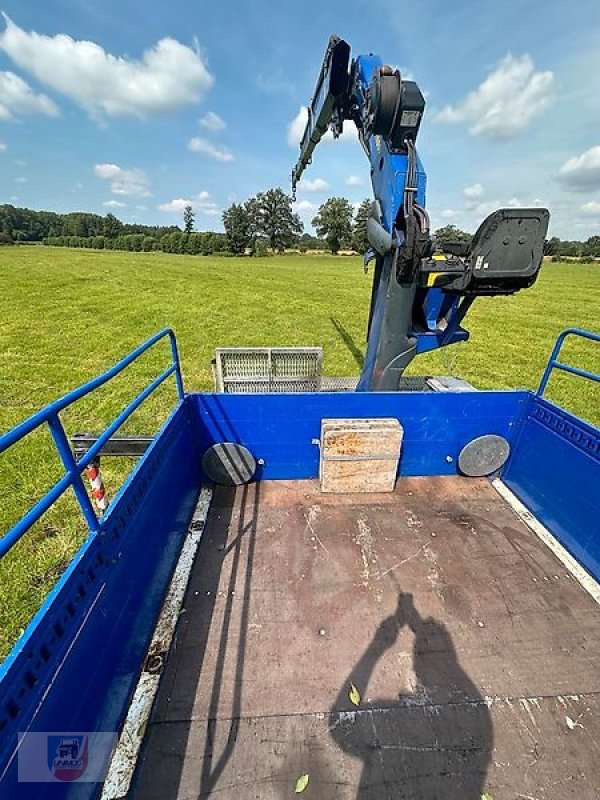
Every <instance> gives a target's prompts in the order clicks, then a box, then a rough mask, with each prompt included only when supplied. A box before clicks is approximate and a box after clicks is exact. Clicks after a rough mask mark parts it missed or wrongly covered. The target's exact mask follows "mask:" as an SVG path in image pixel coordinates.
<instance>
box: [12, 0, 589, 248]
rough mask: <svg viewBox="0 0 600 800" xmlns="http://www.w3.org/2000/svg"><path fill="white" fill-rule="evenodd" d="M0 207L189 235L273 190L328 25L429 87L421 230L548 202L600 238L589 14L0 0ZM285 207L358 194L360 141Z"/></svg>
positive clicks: (283, 180)
mask: <svg viewBox="0 0 600 800" xmlns="http://www.w3.org/2000/svg"><path fill="white" fill-rule="evenodd" d="M1 8H2V10H3V11H4V13H5V15H6V16H7V17H8V19H9V21H1V22H0V190H1V191H0V202H12V203H14V204H15V205H24V206H29V207H32V208H44V209H53V210H57V211H73V210H86V211H95V212H98V213H107V211H113V212H114V213H115V214H116V215H117V216H119V217H120V218H121V219H124V220H126V221H133V220H136V221H139V222H144V223H164V224H172V223H179V222H180V221H181V207H182V205H183V204H185V202H186V201H189V200H191V201H192V202H193V204H194V206H195V208H196V211H197V227H198V229H200V230H206V229H220V227H221V222H220V213H221V211H222V209H223V208H225V207H226V206H227V205H228V204H229V203H230V202H232V201H233V200H243V199H245V198H246V197H248V196H249V195H252V194H254V193H255V192H257V191H260V190H263V189H266V188H268V187H270V186H278V185H279V186H282V187H283V188H284V189H286V190H287V189H288V188H289V173H290V171H291V168H292V166H293V164H294V162H295V160H296V156H297V146H296V142H295V138H296V136H297V133H298V130H299V128H300V127H301V119H302V111H301V107H302V106H303V105H305V104H306V103H307V102H308V100H309V99H310V96H311V94H312V90H313V87H314V82H315V79H316V75H317V71H318V68H319V66H320V63H321V58H322V54H323V51H324V47H325V44H326V42H327V39H328V37H329V35H330V34H331V33H334V32H336V33H338V34H339V35H341V36H343V37H344V38H346V39H347V40H348V41H349V42H350V44H351V46H352V50H353V54H358V53H361V52H369V51H372V52H376V53H378V54H379V55H381V57H382V58H383V60H384V61H385V62H387V63H390V64H393V65H396V66H399V67H400V68H401V69H402V71H403V72H404V73H405V74H407V75H409V74H410V76H411V77H414V78H415V79H416V80H417V81H418V82H419V84H420V86H421V88H422V89H423V90H424V92H426V96H427V110H426V116H425V120H424V122H423V125H422V127H421V134H420V141H419V143H418V144H419V152H420V155H421V158H422V160H423V162H424V164H425V168H426V170H427V173H428V180H429V189H428V207H429V209H430V212H431V214H432V218H433V224H434V227H437V226H439V225H443V224H446V223H448V222H452V223H456V224H458V225H459V226H461V227H465V228H467V229H471V230H473V229H474V228H475V227H476V225H477V223H478V222H479V221H480V220H481V219H482V218H483V217H484V216H485V215H486V214H487V213H489V212H490V211H491V210H492V209H493V208H495V207H499V206H501V205H505V204H508V205H519V204H520V205H532V204H536V205H538V204H544V205H547V206H548V207H549V208H550V210H551V212H552V220H553V221H552V228H551V233H553V234H557V235H560V236H562V237H564V238H586V237H587V236H589V235H592V234H594V233H600V91H599V87H598V84H599V83H600V3H599V2H598V0H580V2H579V3H578V4H577V6H576V7H575V6H572V5H571V4H568V3H564V2H557V0H546V2H542V1H540V0H532V1H531V2H528V3H523V2H517V0H501V1H497V0H487V2H481V0H478V2H471V0H455V2H453V3H449V2H444V1H443V0H421V2H419V3H407V2H404V1H403V0H370V2H369V3H368V4H367V3H364V2H358V1H357V0H344V2H330V3H323V2H313V0H307V1H305V2H277V3H276V2H266V0H254V2H252V3H242V2H222V3H214V2H211V3H208V2H205V0H200V1H199V2H193V3H192V2H181V1H180V0H171V2H170V3H168V4H166V3H165V4H159V3H148V2H147V0H144V2H141V0H119V2H117V0H102V2H98V0H44V2H43V3H41V2H33V1H32V0H3V2H2V4H1ZM305 178H306V180H303V188H302V189H301V191H300V192H299V195H298V204H297V209H298V210H299V212H300V214H301V216H302V218H303V219H304V220H305V221H309V220H310V219H311V218H312V216H313V215H314V212H315V210H316V207H317V206H318V204H319V203H320V202H322V201H323V200H324V199H325V198H326V197H328V196H331V195H344V196H346V197H348V198H349V199H350V200H351V201H352V202H358V201H360V200H361V199H362V198H363V197H367V196H369V195H370V187H369V182H368V167H367V161H366V158H365V157H364V155H363V153H362V150H361V148H360V146H359V145H358V143H357V142H356V140H355V138H354V137H353V136H352V135H351V134H348V135H345V136H344V140H342V141H339V142H336V143H325V144H323V145H322V146H321V147H320V148H319V150H317V153H316V155H315V159H314V163H313V165H312V166H311V167H310V168H309V170H307V172H306V173H305Z"/></svg>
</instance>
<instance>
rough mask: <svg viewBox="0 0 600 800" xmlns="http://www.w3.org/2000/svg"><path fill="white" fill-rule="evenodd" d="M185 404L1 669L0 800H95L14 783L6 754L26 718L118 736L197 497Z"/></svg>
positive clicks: (78, 789)
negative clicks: (108, 732)
mask: <svg viewBox="0 0 600 800" xmlns="http://www.w3.org/2000/svg"><path fill="white" fill-rule="evenodd" d="M191 405H192V403H191V401H185V402H184V404H183V405H179V406H178V408H177V410H176V412H175V413H174V414H173V415H172V416H171V417H170V419H169V420H168V422H167V423H166V424H165V426H164V427H163V429H162V430H161V433H160V434H159V435H158V437H157V438H156V439H155V441H154V442H153V444H152V445H151V447H150V448H149V449H148V450H147V452H146V453H145V455H144V456H143V458H142V459H141V460H140V461H139V462H138V464H137V466H136V468H135V470H134V472H133V473H132V475H131V476H130V478H129V479H128V481H127V483H126V484H125V485H124V487H123V488H122V490H121V492H120V493H119V495H118V497H117V498H116V499H115V501H114V502H113V504H112V505H111V507H110V509H109V512H108V513H107V514H106V515H105V517H104V520H103V526H102V531H101V533H100V534H98V535H94V536H91V537H90V538H89V539H88V541H87V542H86V543H85V545H84V546H83V547H82V549H81V550H80V552H79V554H78V556H77V558H76V559H75V560H74V562H73V564H72V565H71V567H70V568H69V570H68V571H67V572H66V573H65V575H63V577H62V579H61V581H60V582H59V585H58V586H57V587H56V589H55V591H54V592H53V593H52V594H51V595H50V596H49V597H48V598H47V600H46V602H45V603H44V606H43V608H42V609H40V612H39V613H38V614H37V615H36V617H35V618H34V620H33V621H32V623H31V624H30V626H29V627H28V629H27V631H26V633H25V634H24V636H23V637H22V639H21V640H20V642H19V643H18V646H17V647H16V648H15V650H14V652H13V654H12V655H11V657H9V659H7V661H6V662H5V664H4V665H3V671H2V672H3V674H2V678H3V679H2V681H1V682H0V776H1V775H2V773H3V770H4V768H5V766H6V764H7V763H10V766H9V767H8V770H7V772H6V774H5V775H4V777H2V778H0V798H1V800H13V798H15V797H17V796H18V797H19V798H23V800H27V798H55V797H56V798H58V797H60V798H66V797H75V796H76V797H77V798H84V797H93V796H95V791H96V790H97V786H95V785H94V784H77V785H71V786H67V785H65V784H63V785H57V784H36V783H32V784H18V786H17V783H16V775H17V764H16V759H13V760H12V761H10V758H11V753H13V751H14V748H15V746H16V741H17V738H16V737H17V731H19V730H23V729H27V727H28V726H29V723H30V721H32V725H31V730H34V731H60V730H66V731H69V730H79V731H117V730H119V727H120V725H121V723H122V720H123V718H124V716H125V713H126V709H127V705H128V702H129V699H130V696H131V694H132V693H133V690H134V688H135V682H136V680H137V677H138V675H139V671H140V668H141V666H142V661H143V658H144V656H145V652H146V648H147V646H148V643H149V640H150V637H151V634H152V630H153V627H154V624H155V620H156V617H157V615H158V611H159V609H160V605H161V602H162V598H163V596H164V593H165V590H166V587H167V585H168V581H169V579H170V576H171V574H172V570H173V567H174V564H175V561H176V559H177V556H178V554H179V550H180V548H181V545H182V543H183V539H184V536H185V533H186V530H187V525H188V522H189V519H190V516H191V513H192V511H193V509H194V506H195V503H196V499H197V495H198V491H199V486H200V477H201V476H200V467H199V465H200V459H199V453H198V451H197V448H196V442H195V437H194V435H193V420H192V418H191V416H190V413H189V412H190V406H191ZM72 645H75V646H72ZM46 691H47V694H46V696H45V697H44V702H43V703H42V704H41V706H40V707H39V709H38V710H37V712H36V711H35V709H36V707H37V706H38V704H39V701H40V697H41V695H42V693H43V692H46Z"/></svg>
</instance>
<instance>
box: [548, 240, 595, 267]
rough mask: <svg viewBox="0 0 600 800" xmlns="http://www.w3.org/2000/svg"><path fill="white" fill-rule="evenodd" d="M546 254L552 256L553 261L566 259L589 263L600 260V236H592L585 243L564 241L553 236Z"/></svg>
mask: <svg viewBox="0 0 600 800" xmlns="http://www.w3.org/2000/svg"><path fill="white" fill-rule="evenodd" d="M544 253H545V254H546V255H547V256H552V260H553V261H562V260H563V259H565V258H567V259H569V258H580V259H583V260H584V261H589V260H590V259H591V258H600V236H590V237H589V239H586V240H585V242H579V241H568V240H562V239H559V238H558V236H553V237H552V238H551V239H548V241H547V242H546V244H545V246H544Z"/></svg>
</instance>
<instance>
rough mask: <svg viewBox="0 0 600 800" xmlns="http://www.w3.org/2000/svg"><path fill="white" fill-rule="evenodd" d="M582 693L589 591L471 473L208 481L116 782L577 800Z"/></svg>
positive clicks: (348, 797) (596, 655)
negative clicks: (356, 489) (205, 503)
mask: <svg viewBox="0 0 600 800" xmlns="http://www.w3.org/2000/svg"><path fill="white" fill-rule="evenodd" d="M353 686H354V687H356V690H357V693H358V695H359V696H360V699H359V700H358V698H357V697H355V699H357V700H358V705H354V704H353V703H352V702H351V700H350V696H349V695H350V693H351V690H352V687H353ZM599 691H600V608H598V606H597V604H596V603H595V602H594V601H593V600H592V598H591V597H590V596H589V595H588V594H587V593H586V592H585V591H584V590H583V589H582V588H581V586H580V585H579V583H577V581H576V580H575V579H574V578H573V577H572V576H571V575H570V574H569V573H568V572H567V571H566V569H565V568H564V567H563V566H562V564H561V563H560V562H559V561H558V560H557V559H556V557H555V556H554V555H553V554H552V553H551V552H550V551H549V550H548V549H547V548H546V547H545V546H544V545H543V544H542V543H541V542H540V541H539V540H538V539H537V537H536V536H535V535H534V534H533V533H532V532H531V531H530V530H529V529H528V528H527V527H526V526H525V525H524V524H523V523H522V522H521V521H520V520H519V518H518V517H517V516H516V515H515V514H514V513H513V511H512V510H511V509H510V508H509V507H508V506H507V505H506V504H505V503H504V501H503V500H502V499H501V498H500V496H499V495H498V494H497V493H496V492H495V490H494V489H493V487H492V486H491V485H490V484H489V483H488V482H487V481H485V480H472V479H462V478H454V477H453V478H411V479H403V480H401V481H399V482H398V486H397V488H396V491H395V492H394V493H392V494H381V495H380V494H377V495H322V494H320V492H319V489H318V485H317V483H316V482H313V481H292V482H263V483H259V484H253V485H250V486H247V487H243V488H238V489H236V490H234V489H231V490H230V489H223V488H220V489H217V490H216V491H215V495H214V498H213V502H212V506H211V510H210V512H209V517H208V520H207V524H206V529H205V532H204V534H203V538H202V541H201V544H200V548H199V551H198V555H197V558H196V562H195V564H194V568H193V570H192V574H191V578H190V583H189V587H188V591H187V595H186V599H185V602H184V611H183V612H182V614H181V616H180V620H179V623H178V627H177V632H176V636H175V639H174V642H173V646H172V649H171V653H170V655H169V658H168V661H167V664H166V667H165V671H164V673H163V675H162V679H161V685H160V689H159V694H158V698H157V701H156V704H155V708H154V710H153V713H152V716H151V720H150V723H149V725H148V729H147V732H146V738H145V742H144V746H143V749H142V754H141V757H140V761H139V763H138V768H137V771H136V775H135V779H134V786H133V789H132V792H131V795H130V796H131V797H132V798H136V800H154V798H156V800H159V799H160V800H171V798H178V799H179V800H181V799H182V798H185V800H195V799H196V798H207V797H214V798H217V799H218V800H221V799H222V800H249V799H251V798H261V800H263V799H264V800H276V799H277V800H278V799H279V798H291V797H294V796H296V794H295V789H296V782H297V780H298V778H299V777H300V776H302V775H308V780H309V782H308V785H307V787H306V789H305V790H304V792H303V793H302V795H301V796H302V797H305V798H320V799H322V800H329V799H330V798H331V800H334V799H335V800H338V798H339V800H367V799H368V800H371V798H372V800H379V799H380V798H382V799H383V800H387V799H388V798H389V799H390V800H392V799H393V800H403V799H404V798H406V800H481V797H482V795H484V793H487V795H488V796H489V797H491V798H493V800H567V798H574V799H575V798H576V800H595V798H599V797H600V716H599V705H600V704H599Z"/></svg>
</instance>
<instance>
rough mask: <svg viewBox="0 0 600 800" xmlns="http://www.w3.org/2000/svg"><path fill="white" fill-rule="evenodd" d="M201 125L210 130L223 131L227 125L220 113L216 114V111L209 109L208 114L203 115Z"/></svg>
mask: <svg viewBox="0 0 600 800" xmlns="http://www.w3.org/2000/svg"><path fill="white" fill-rule="evenodd" d="M200 125H202V127H203V128H206V129H207V130H209V131H222V130H224V128H226V127H227V123H226V122H225V120H224V119H223V118H222V117H220V116H219V115H218V114H215V112H214V111H207V112H206V114H205V115H204V116H203V117H201V119H200Z"/></svg>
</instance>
